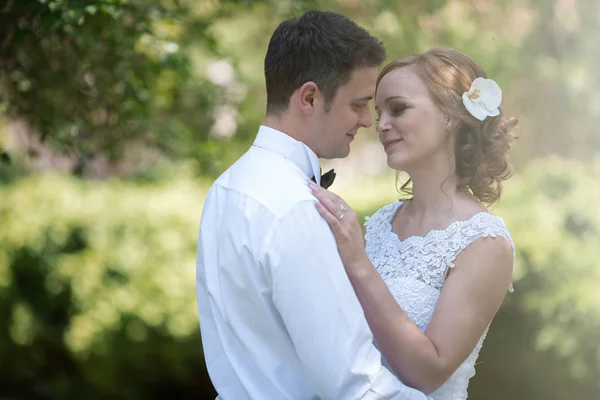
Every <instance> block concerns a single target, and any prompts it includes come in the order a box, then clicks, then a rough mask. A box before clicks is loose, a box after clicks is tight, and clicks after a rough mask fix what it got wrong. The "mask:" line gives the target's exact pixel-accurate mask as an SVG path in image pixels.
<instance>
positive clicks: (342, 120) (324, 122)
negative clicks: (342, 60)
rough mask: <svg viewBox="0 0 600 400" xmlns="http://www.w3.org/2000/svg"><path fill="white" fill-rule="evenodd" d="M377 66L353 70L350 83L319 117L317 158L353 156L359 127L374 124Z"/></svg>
mask: <svg viewBox="0 0 600 400" xmlns="http://www.w3.org/2000/svg"><path fill="white" fill-rule="evenodd" d="M376 80H377V68H376V67H363V68H359V69H356V70H354V72H353V73H352V76H351V78H350V81H349V82H347V83H346V84H344V85H342V86H340V87H339V88H338V90H337V92H336V95H335V97H334V98H333V100H332V102H331V104H330V106H329V110H328V111H326V110H324V109H323V110H322V113H321V114H320V115H319V118H318V126H319V128H318V131H319V132H317V135H318V136H317V138H316V140H317V141H318V146H317V147H318V156H319V157H320V158H326V159H332V158H344V157H346V156H348V154H349V153H350V143H351V142H352V141H353V140H354V136H355V135H356V133H357V131H358V129H359V128H361V127H364V128H368V127H369V126H371V124H372V122H373V121H372V117H371V110H370V109H369V101H370V100H371V99H373V96H374V93H375V82H376Z"/></svg>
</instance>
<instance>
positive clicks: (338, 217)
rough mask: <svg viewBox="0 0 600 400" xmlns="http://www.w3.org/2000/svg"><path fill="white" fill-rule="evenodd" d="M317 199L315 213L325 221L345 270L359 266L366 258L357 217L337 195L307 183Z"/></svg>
mask: <svg viewBox="0 0 600 400" xmlns="http://www.w3.org/2000/svg"><path fill="white" fill-rule="evenodd" d="M308 185H309V187H310V188H311V191H312V193H313V194H314V196H315V197H316V198H317V200H318V201H317V202H316V203H315V205H316V207H317V211H318V212H319V214H321V216H322V217H323V218H324V219H325V221H327V223H328V224H329V226H330V227H331V230H332V231H333V235H334V236H335V240H336V242H337V245H338V251H339V253H340V256H341V258H342V262H343V263H344V267H346V269H348V268H353V266H355V265H360V264H361V263H362V261H364V260H365V258H367V254H366V252H365V242H364V238H363V231H362V227H361V225H360V222H359V220H358V216H357V215H356V213H355V212H354V210H352V208H350V206H349V205H348V204H347V203H346V202H345V201H344V200H343V199H342V198H341V197H340V196H338V195H337V194H335V193H331V192H330V191H328V190H326V189H323V188H322V187H320V186H319V185H317V184H315V183H314V182H312V181H309V182H308Z"/></svg>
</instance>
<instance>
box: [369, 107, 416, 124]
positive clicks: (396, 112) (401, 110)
mask: <svg viewBox="0 0 600 400" xmlns="http://www.w3.org/2000/svg"><path fill="white" fill-rule="evenodd" d="M407 109H408V106H407V105H406V104H396V105H394V106H393V107H391V108H390V114H392V116H394V117H398V116H400V115H402V114H403V113H404V111H406V110H407ZM380 118H381V113H378V114H377V118H375V121H377V122H379V119H380Z"/></svg>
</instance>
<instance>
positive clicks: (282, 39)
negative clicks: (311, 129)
mask: <svg viewBox="0 0 600 400" xmlns="http://www.w3.org/2000/svg"><path fill="white" fill-rule="evenodd" d="M385 57H386V53H385V47H384V45H383V43H382V42H381V41H380V40H379V39H377V38H376V37H374V36H372V35H371V34H370V33H369V32H367V31H366V30H365V29H364V28H361V27H360V26H358V25H357V24H356V23H355V22H354V21H352V20H351V19H350V18H347V17H345V16H343V15H341V14H338V13H334V12H329V11H309V12H307V13H305V14H303V15H302V16H300V17H298V18H293V19H290V20H287V21H284V22H282V23H281V24H280V25H279V26H278V27H277V29H276V30H275V32H274V33H273V36H272V37H271V41H270V43H269V48H268V50H267V54H266V57H265V80H266V86H267V114H271V115H280V114H281V113H283V112H285V111H286V110H287V108H288V106H289V100H290V97H291V95H292V93H294V91H295V90H296V89H298V88H299V87H301V86H302V85H303V84H304V83H306V82H314V83H316V84H317V86H319V89H320V90H321V91H322V92H323V94H324V95H325V101H326V107H328V105H329V104H330V103H331V101H332V100H333V98H334V97H335V94H336V92H337V89H338V88H339V87H340V86H341V85H343V84H345V83H347V82H348V81H349V80H350V78H351V75H352V72H353V71H354V70H355V69H357V68H361V67H377V66H379V65H380V64H381V63H382V62H383V61H384V60H385Z"/></svg>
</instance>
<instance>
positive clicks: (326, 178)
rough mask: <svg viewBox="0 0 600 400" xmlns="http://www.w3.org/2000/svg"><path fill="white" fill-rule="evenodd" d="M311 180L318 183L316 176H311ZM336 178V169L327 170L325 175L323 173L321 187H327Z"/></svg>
mask: <svg viewBox="0 0 600 400" xmlns="http://www.w3.org/2000/svg"><path fill="white" fill-rule="evenodd" d="M311 180H312V181H313V182H315V183H317V181H316V180H315V177H314V176H313V177H312V178H311ZM334 180H335V171H334V170H333V169H330V170H329V171H327V172H325V173H324V174H323V175H321V187H322V188H323V189H327V188H328V187H329V186H331V185H332V184H333V181H334Z"/></svg>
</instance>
